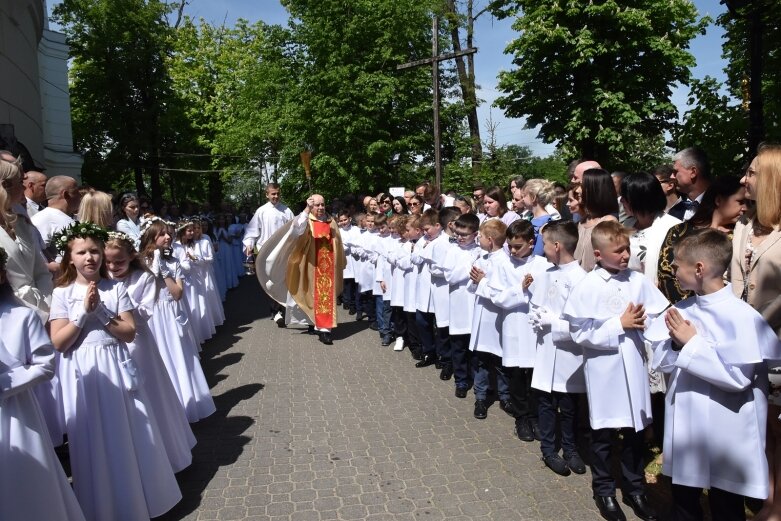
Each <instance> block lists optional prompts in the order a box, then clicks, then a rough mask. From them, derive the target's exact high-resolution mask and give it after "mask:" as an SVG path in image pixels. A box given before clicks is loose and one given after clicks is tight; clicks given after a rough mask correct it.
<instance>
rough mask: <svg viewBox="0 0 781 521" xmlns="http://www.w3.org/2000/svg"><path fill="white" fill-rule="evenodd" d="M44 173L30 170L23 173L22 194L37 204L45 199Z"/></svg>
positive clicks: (45, 179) (45, 178)
mask: <svg viewBox="0 0 781 521" xmlns="http://www.w3.org/2000/svg"><path fill="white" fill-rule="evenodd" d="M46 181H47V177H46V174H44V173H42V172H36V171H35V170H30V171H29V172H27V173H25V174H24V195H25V196H26V197H27V198H28V199H30V200H32V201H35V202H36V203H38V204H41V203H43V202H44V201H46Z"/></svg>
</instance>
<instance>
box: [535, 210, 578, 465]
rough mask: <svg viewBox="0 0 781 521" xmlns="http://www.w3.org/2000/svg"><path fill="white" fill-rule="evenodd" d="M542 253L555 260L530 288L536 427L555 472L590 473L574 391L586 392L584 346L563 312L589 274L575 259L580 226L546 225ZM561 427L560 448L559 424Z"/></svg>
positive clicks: (567, 224) (549, 260)
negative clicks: (583, 456)
mask: <svg viewBox="0 0 781 521" xmlns="http://www.w3.org/2000/svg"><path fill="white" fill-rule="evenodd" d="M541 233H542V239H543V244H544V246H543V252H544V253H545V258H546V259H548V262H550V263H551V264H552V266H550V267H549V268H548V269H547V270H546V271H545V272H544V273H542V274H540V275H538V276H535V277H534V282H532V285H531V286H530V287H529V292H530V293H531V295H532V296H531V307H532V310H533V312H532V317H531V323H532V326H533V327H534V329H535V331H536V332H537V353H536V358H535V360H534V374H533V375H532V383H531V385H532V388H533V389H535V390H536V392H537V410H538V418H539V420H538V430H539V434H540V451H541V452H542V460H543V461H544V462H545V465H547V466H548V468H550V469H551V470H552V471H553V472H555V473H556V474H560V475H562V476H567V475H569V473H570V471H572V472H575V473H577V474H583V473H585V472H586V466H585V464H584V463H583V460H582V459H581V458H580V455H579V454H578V450H577V445H576V441H575V435H576V433H577V419H578V411H577V403H578V396H577V394H576V393H585V392H586V381H585V378H584V376H583V350H582V349H581V347H580V346H579V345H577V344H576V343H575V342H574V341H573V340H572V336H571V335H570V324H569V322H567V321H566V320H564V319H563V318H561V311H562V309H563V308H564V303H565V302H566V301H567V298H568V297H569V294H570V292H571V291H572V289H573V288H574V287H575V286H576V285H577V284H578V283H579V282H580V281H581V280H583V278H584V277H585V276H586V272H585V271H584V270H583V268H581V267H580V264H579V263H578V262H577V261H576V260H575V257H574V253H575V247H576V246H577V244H578V227H577V225H576V224H575V223H573V222H572V221H551V222H549V223H548V224H546V225H545V227H544V228H543V229H542V232H541ZM557 420H558V424H559V427H560V430H561V437H560V439H559V445H561V449H562V451H563V453H564V457H563V458H562V457H561V456H559V453H558V451H557V449H556V446H557V445H556V424H557Z"/></svg>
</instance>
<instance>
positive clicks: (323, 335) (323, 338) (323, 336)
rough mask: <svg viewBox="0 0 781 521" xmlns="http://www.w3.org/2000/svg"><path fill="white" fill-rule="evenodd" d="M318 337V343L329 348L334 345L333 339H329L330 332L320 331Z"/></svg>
mask: <svg viewBox="0 0 781 521" xmlns="http://www.w3.org/2000/svg"><path fill="white" fill-rule="evenodd" d="M319 335H320V342H322V343H323V344H325V345H327V346H330V345H331V344H333V343H334V339H333V338H331V333H330V332H328V331H320V333H319Z"/></svg>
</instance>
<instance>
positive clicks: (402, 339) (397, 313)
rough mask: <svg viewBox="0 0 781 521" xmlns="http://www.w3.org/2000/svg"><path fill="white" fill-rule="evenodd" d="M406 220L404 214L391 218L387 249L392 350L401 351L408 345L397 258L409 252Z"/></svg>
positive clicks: (399, 268)
mask: <svg viewBox="0 0 781 521" xmlns="http://www.w3.org/2000/svg"><path fill="white" fill-rule="evenodd" d="M407 220H408V216H406V215H397V216H396V217H395V219H392V222H391V224H390V228H391V238H392V239H393V242H392V245H391V247H390V248H389V249H388V251H387V260H388V264H390V266H391V286H390V305H391V324H392V326H393V335H394V336H395V337H396V342H395V343H394V345H393V350H394V351H402V350H403V349H404V346H405V345H409V336H408V333H407V319H406V317H405V316H404V270H403V269H402V268H401V267H400V266H399V259H400V258H401V257H403V256H404V255H405V252H406V254H409V244H408V241H407ZM405 248H406V250H405Z"/></svg>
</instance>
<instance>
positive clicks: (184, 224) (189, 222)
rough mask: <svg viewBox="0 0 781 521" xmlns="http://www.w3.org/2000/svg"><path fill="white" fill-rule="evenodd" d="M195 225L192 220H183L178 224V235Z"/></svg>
mask: <svg viewBox="0 0 781 521" xmlns="http://www.w3.org/2000/svg"><path fill="white" fill-rule="evenodd" d="M193 224H194V223H193V221H192V219H182V220H181V221H179V222H177V223H176V233H179V232H181V231H182V230H184V229H185V228H187V227H188V226H192V225H193Z"/></svg>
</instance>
